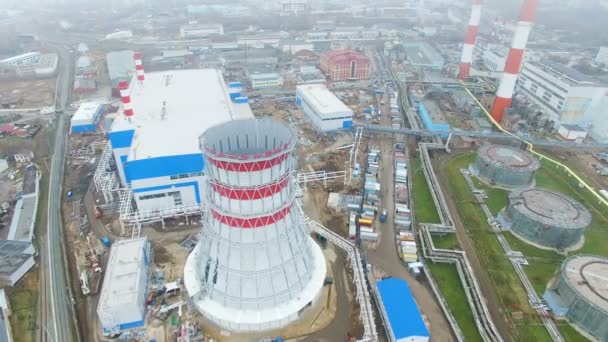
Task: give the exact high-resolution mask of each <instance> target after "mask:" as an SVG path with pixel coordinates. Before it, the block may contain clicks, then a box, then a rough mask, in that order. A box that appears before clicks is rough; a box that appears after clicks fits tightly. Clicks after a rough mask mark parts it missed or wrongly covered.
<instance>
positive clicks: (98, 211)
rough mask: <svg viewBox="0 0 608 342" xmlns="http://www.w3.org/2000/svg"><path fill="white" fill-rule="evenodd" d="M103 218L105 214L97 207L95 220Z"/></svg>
mask: <svg viewBox="0 0 608 342" xmlns="http://www.w3.org/2000/svg"><path fill="white" fill-rule="evenodd" d="M101 216H103V212H102V211H101V208H100V207H99V206H98V205H96V206H95V218H96V219H98V220H99V219H100V218H101Z"/></svg>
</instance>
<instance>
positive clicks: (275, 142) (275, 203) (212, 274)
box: [184, 119, 326, 332]
mask: <svg viewBox="0 0 608 342" xmlns="http://www.w3.org/2000/svg"><path fill="white" fill-rule="evenodd" d="M200 146H201V150H202V151H203V155H204V157H205V163H206V165H207V170H206V176H207V191H206V193H205V195H206V196H205V202H206V215H205V219H206V222H205V224H204V228H203V229H202V232H201V234H202V236H201V239H200V240H199V243H198V244H197V246H196V247H195V249H194V250H193V252H192V253H191V254H190V256H189V257H188V259H187V261H186V265H185V267H184V284H185V287H186V290H187V291H188V293H189V295H190V297H191V298H192V301H193V303H194V305H195V306H196V307H197V308H198V310H199V311H200V312H201V313H202V314H203V316H204V317H206V318H207V319H209V320H210V321H212V322H214V323H215V324H217V325H218V326H219V327H220V328H222V329H226V330H229V331H235V332H246V331H262V330H269V329H277V328H281V327H284V326H286V325H287V324H289V323H290V322H292V321H294V320H296V319H298V318H300V317H301V315H302V314H303V313H304V312H305V311H306V310H305V309H306V308H308V307H310V306H312V305H314V303H316V302H317V299H318V297H319V294H320V291H321V288H322V286H323V282H324V279H325V273H326V264H325V258H324V256H323V253H322V251H321V248H320V247H319V246H318V245H317V244H316V243H315V242H314V240H313V239H312V238H311V237H310V236H309V235H308V231H307V229H306V226H305V224H306V223H305V222H304V218H303V216H302V215H303V214H302V211H301V209H300V207H299V203H298V202H297V199H296V196H295V195H296V189H295V186H296V185H295V184H294V180H293V179H292V178H291V177H292V176H291V175H292V172H293V165H294V149H295V146H296V136H295V135H294V134H293V133H292V132H291V130H290V129H289V128H288V127H287V126H284V125H283V124H280V123H278V122H276V121H274V120H272V119H261V120H255V119H248V120H235V121H230V122H227V123H224V124H222V125H218V126H215V127H213V128H210V129H209V130H207V131H206V132H205V133H204V134H203V135H202V136H201V138H200Z"/></svg>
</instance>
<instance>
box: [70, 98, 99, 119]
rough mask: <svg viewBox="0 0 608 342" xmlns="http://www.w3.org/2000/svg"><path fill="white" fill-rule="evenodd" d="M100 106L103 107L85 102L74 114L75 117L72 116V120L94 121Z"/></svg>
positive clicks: (95, 103)
mask: <svg viewBox="0 0 608 342" xmlns="http://www.w3.org/2000/svg"><path fill="white" fill-rule="evenodd" d="M99 106H101V105H100V104H99V103H97V102H83V103H82V104H81V105H80V107H78V110H77V111H76V113H74V116H72V120H74V121H80V120H82V121H84V120H91V119H93V117H94V116H95V113H97V110H98V109H99Z"/></svg>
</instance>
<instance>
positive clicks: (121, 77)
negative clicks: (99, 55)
mask: <svg viewBox="0 0 608 342" xmlns="http://www.w3.org/2000/svg"><path fill="white" fill-rule="evenodd" d="M133 54H134V52H133V51H132V50H123V51H112V52H108V53H107V54H106V64H107V65H108V74H110V82H111V84H112V94H113V95H114V96H118V93H119V89H118V83H120V82H124V81H129V80H131V78H132V77H133V75H135V63H133Z"/></svg>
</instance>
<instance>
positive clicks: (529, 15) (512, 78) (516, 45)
mask: <svg viewBox="0 0 608 342" xmlns="http://www.w3.org/2000/svg"><path fill="white" fill-rule="evenodd" d="M537 5H538V0H524V5H523V7H522V8H521V13H520V15H519V21H518V22H517V29H516V30H515V35H514V36H513V41H512V42H511V49H510V50H509V56H508V57H507V61H506V62H505V71H504V73H503V75H502V79H501V80H500V85H499V86H498V90H497V91H496V99H495V100H494V105H493V106H492V111H491V114H492V117H493V118H494V120H496V121H497V122H500V121H502V118H503V116H504V113H505V109H506V108H509V107H511V101H512V98H513V91H514V90H515V82H517V76H518V75H519V70H520V69H521V65H522V62H523V58H524V51H525V49H526V44H527V43H528V36H529V35H530V31H531V30H532V23H533V21H534V15H535V14H536V7H537Z"/></svg>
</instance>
